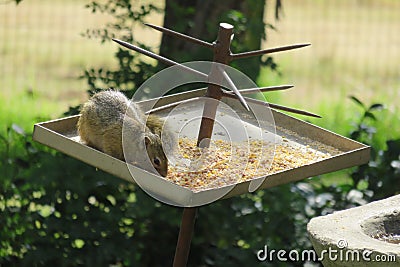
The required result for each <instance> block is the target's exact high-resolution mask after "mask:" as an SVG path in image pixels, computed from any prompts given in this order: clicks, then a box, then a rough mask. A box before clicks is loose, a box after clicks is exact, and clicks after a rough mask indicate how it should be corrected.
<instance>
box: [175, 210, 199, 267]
mask: <svg viewBox="0 0 400 267" xmlns="http://www.w3.org/2000/svg"><path fill="white" fill-rule="evenodd" d="M196 214H197V208H184V209H183V214H182V222H181V227H180V229H179V235H178V243H177V244H176V249H175V257H174V263H173V267H185V266H186V263H187V260H188V258H189V251H190V243H191V241H192V236H193V230H194V223H195V221H196Z"/></svg>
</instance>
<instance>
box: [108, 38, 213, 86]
mask: <svg viewBox="0 0 400 267" xmlns="http://www.w3.org/2000/svg"><path fill="white" fill-rule="evenodd" d="M112 40H113V41H114V42H116V43H118V44H120V45H122V46H123V47H126V48H128V49H131V50H134V51H136V52H139V53H141V54H143V55H146V56H148V57H151V58H154V59H156V60H158V61H160V62H162V63H165V64H167V65H171V66H174V65H175V66H179V67H181V68H182V69H183V70H186V71H190V72H192V73H196V74H198V75H201V76H202V77H206V78H208V75H207V74H205V73H203V72H201V71H198V70H195V69H192V68H189V67H187V66H185V65H182V64H180V63H178V62H175V61H173V60H171V59H168V58H166V57H163V56H160V55H157V54H155V53H153V52H150V51H148V50H146V49H143V48H141V47H138V46H136V45H133V44H130V43H128V42H125V41H121V40H118V39H115V38H113V39H112Z"/></svg>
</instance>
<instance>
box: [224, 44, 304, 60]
mask: <svg viewBox="0 0 400 267" xmlns="http://www.w3.org/2000/svg"><path fill="white" fill-rule="evenodd" d="M309 45H311V44H295V45H288V46H281V47H275V48H269V49H263V50H255V51H249V52H243V53H237V54H231V60H235V59H239V58H246V57H254V56H260V55H264V54H271V53H276V52H282V51H287V50H292V49H298V48H302V47H305V46H309Z"/></svg>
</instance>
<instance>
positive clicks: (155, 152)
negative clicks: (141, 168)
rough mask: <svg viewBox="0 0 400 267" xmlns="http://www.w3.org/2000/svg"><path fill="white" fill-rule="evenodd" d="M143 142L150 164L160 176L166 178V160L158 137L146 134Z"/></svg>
mask: <svg viewBox="0 0 400 267" xmlns="http://www.w3.org/2000/svg"><path fill="white" fill-rule="evenodd" d="M144 142H145V145H146V150H147V155H148V156H149V160H150V161H151V164H152V165H153V167H154V168H155V169H156V170H157V172H158V173H159V174H160V175H161V176H163V177H166V176H167V173H168V159H167V157H166V156H165V153H164V150H163V147H162V142H161V139H160V137H159V136H158V135H156V134H152V133H146V134H145V137H144Z"/></svg>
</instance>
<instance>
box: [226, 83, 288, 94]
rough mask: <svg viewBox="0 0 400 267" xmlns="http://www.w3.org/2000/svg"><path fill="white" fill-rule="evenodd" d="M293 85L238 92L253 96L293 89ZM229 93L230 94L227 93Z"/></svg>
mask: <svg viewBox="0 0 400 267" xmlns="http://www.w3.org/2000/svg"><path fill="white" fill-rule="evenodd" d="M293 87H294V85H278V86H268V87H260V88H249V89H242V90H239V92H240V93H241V94H242V95H243V94H253V93H260V92H261V93H264V92H273V91H280V90H286V89H290V88H293ZM227 93H230V92H227Z"/></svg>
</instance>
